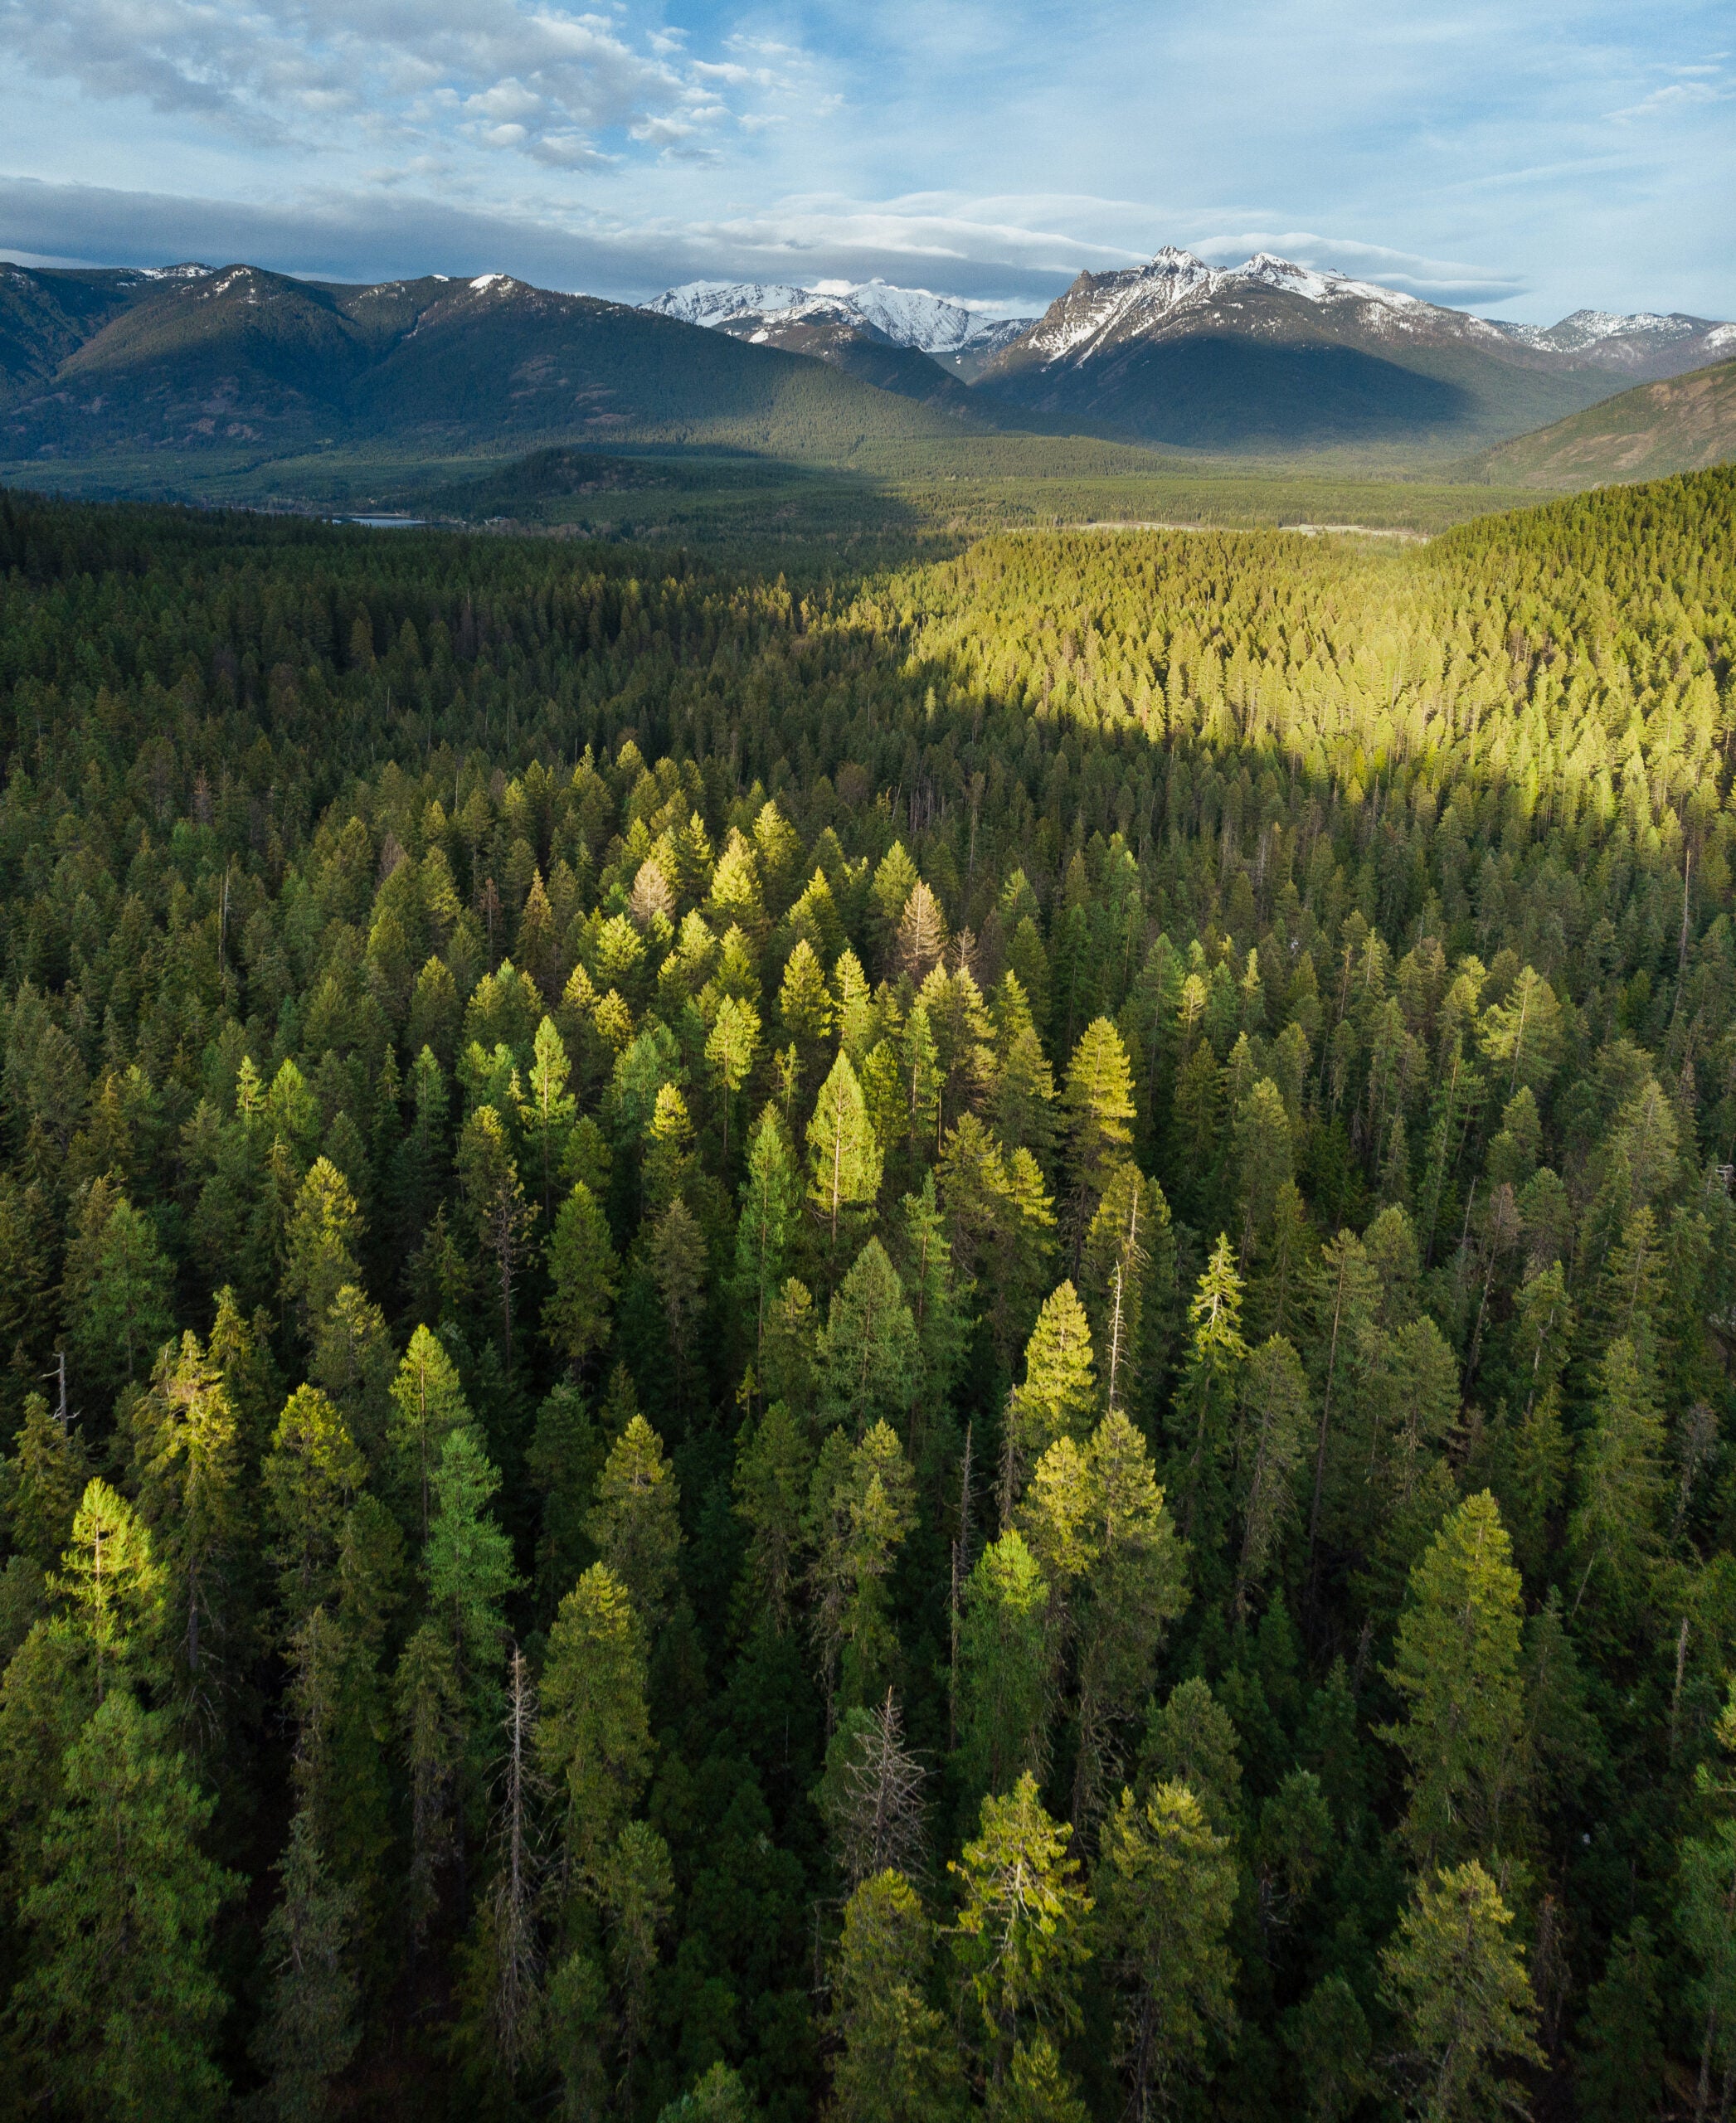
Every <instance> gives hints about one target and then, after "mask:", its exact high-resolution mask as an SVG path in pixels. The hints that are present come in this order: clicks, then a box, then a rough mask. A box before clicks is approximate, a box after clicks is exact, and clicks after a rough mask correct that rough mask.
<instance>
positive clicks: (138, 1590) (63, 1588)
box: [49, 1479, 164, 1703]
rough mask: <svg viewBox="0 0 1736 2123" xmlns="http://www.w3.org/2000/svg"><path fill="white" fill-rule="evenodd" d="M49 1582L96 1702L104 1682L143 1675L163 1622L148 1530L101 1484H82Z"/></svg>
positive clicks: (159, 1570) (152, 1659)
mask: <svg viewBox="0 0 1736 2123" xmlns="http://www.w3.org/2000/svg"><path fill="white" fill-rule="evenodd" d="M49 1582H50V1585H51V1589H52V1590H54V1591H56V1592H58V1593H59V1594H60V1595H61V1597H62V1598H63V1599H64V1600H65V1601H66V1606H67V1610H68V1619H69V1620H70V1621H71V1625H72V1628H73V1630H74V1632H75V1637H76V1639H77V1641H78V1643H79V1645H80V1649H82V1650H83V1651H84V1652H85V1654H86V1655H88V1657H89V1659H90V1664H91V1667H92V1669H93V1675H92V1678H93V1683H94V1685H93V1688H92V1694H93V1697H94V1699H95V1701H96V1702H97V1703H102V1702H103V1701H104V1700H105V1698H106V1697H107V1695H108V1693H109V1686H110V1684H111V1683H126V1682H128V1681H129V1680H131V1679H133V1678H135V1677H138V1678H143V1676H145V1675H147V1674H149V1673H150V1671H151V1669H152V1667H153V1664H154V1663H155V1658H156V1653H157V1649H158V1642H159V1639H160V1635H161V1631H162V1629H163V1593H164V1586H163V1570H162V1567H161V1566H160V1564H159V1563H158V1562H157V1559H156V1557H154V1556H153V1553H152V1552H151V1537H150V1533H149V1529H148V1528H147V1527H146V1526H145V1525H144V1524H143V1522H142V1521H141V1520H140V1519H139V1517H138V1515H137V1514H136V1513H134V1510H133V1508H132V1507H131V1505H130V1504H128V1503H127V1501H126V1499H125V1498H124V1497H122V1496H119V1495H117V1494H116V1493H115V1492H114V1490H113V1489H110V1488H109V1485H108V1484H107V1483H106V1482H105V1481H102V1480H100V1479H92V1480H90V1482H88V1483H86V1484H85V1494H84V1495H83V1496H82V1497H81V1498H80V1499H79V1507H78V1509H77V1510H76V1511H75V1513H73V1518H72V1533H71V1539H70V1540H69V1541H68V1542H67V1545H66V1552H65V1553H64V1554H63V1555H62V1557H61V1572H60V1575H59V1576H56V1577H54V1578H51V1580H50V1581H49Z"/></svg>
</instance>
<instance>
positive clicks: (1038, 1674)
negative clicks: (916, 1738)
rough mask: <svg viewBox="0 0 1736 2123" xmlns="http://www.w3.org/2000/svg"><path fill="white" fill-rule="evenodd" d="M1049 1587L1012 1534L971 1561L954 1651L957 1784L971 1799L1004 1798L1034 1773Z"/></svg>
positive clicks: (1041, 1733) (1044, 1696)
mask: <svg viewBox="0 0 1736 2123" xmlns="http://www.w3.org/2000/svg"><path fill="white" fill-rule="evenodd" d="M1048 1605H1049V1587H1048V1585H1047V1583H1045V1581H1044V1580H1043V1576H1042V1573H1041V1572H1039V1570H1038V1567H1037V1563H1036V1560H1035V1558H1034V1557H1033V1556H1032V1553H1031V1552H1030V1550H1029V1548H1028V1547H1026V1545H1025V1543H1024V1539H1023V1538H1022V1537H1021V1536H1020V1534H1019V1533H1018V1532H1017V1531H1016V1530H1013V1531H1009V1532H1008V1533H1003V1534H1002V1535H1001V1537H1000V1538H999V1540H998V1541H994V1542H990V1545H989V1546H988V1547H985V1549H984V1550H983V1552H982V1554H981V1555H980V1557H978V1558H977V1561H976V1564H975V1568H974V1569H973V1570H972V1571H971V1572H970V1578H969V1580H968V1581H967V1583H966V1585H965V1618H964V1626H963V1630H962V1633H961V1636H960V1647H959V1702H958V1715H957V1722H958V1731H959V1776H960V1781H961V1782H962V1784H963V1785H964V1787H965V1790H966V1791H967V1792H970V1793H971V1794H974V1795H981V1794H985V1793H988V1792H1004V1791H1006V1790H1009V1789H1010V1788H1011V1786H1012V1785H1013V1783H1014V1781H1015V1779H1016V1778H1017V1777H1018V1776H1019V1775H1020V1773H1021V1772H1022V1771H1025V1770H1028V1769H1034V1768H1037V1767H1039V1766H1041V1765H1042V1761H1043V1751H1044V1737H1045V1732H1046V1728H1047V1725H1048V1707H1049V1706H1048V1693H1049V1675H1048V1668H1049V1661H1048V1650H1047V1643H1046V1638H1047V1633H1048V1627H1047V1625H1048Z"/></svg>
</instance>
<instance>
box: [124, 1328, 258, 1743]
mask: <svg viewBox="0 0 1736 2123" xmlns="http://www.w3.org/2000/svg"><path fill="white" fill-rule="evenodd" d="M133 1460H134V1482H135V1486H136V1489H137V1493H138V1498H139V1514H140V1516H141V1517H142V1518H143V1520H144V1522H145V1523H146V1524H147V1525H148V1527H149V1528H150V1529H151V1535H152V1549H153V1554H154V1556H155V1558H156V1560H157V1562H158V1567H160V1568H161V1570H162V1571H163V1576H164V1580H165V1584H164V1592H165V1604H166V1605H167V1606H170V1607H171V1608H172V1609H174V1608H178V1610H179V1612H178V1613H177V1614H174V1615H173V1620H171V1622H170V1626H171V1627H172V1628H175V1629H176V1633H177V1665H178V1667H179V1669H180V1671H181V1674H182V1686H183V1688H184V1689H185V1691H186V1704H187V1712H188V1713H189V1715H190V1716H191V1717H192V1718H193V1719H194V1720H195V1721H196V1722H198V1723H201V1724H204V1725H207V1726H209V1725H210V1724H212V1723H213V1722H215V1718H216V1701H217V1697H218V1694H219V1693H220V1692H221V1689H222V1688H224V1687H225V1685H226V1683H232V1682H233V1680H234V1678H235V1675H234V1674H233V1672H232V1671H231V1670H227V1669H228V1664H229V1646H228V1644H227V1642H226V1640H227V1639H228V1637H229V1636H230V1635H231V1633H232V1631H233V1630H234V1629H235V1627H236V1625H237V1624H238V1623H239V1621H240V1620H241V1615H240V1614H239V1612H238V1611H237V1593H238V1586H237V1585H236V1578H237V1576H239V1574H240V1562H241V1558H240V1555H239V1550H240V1548H241V1530H242V1523H243V1504H242V1499H241V1479H240V1478H241V1470H240V1466H239V1465H238V1453H237V1450H236V1422H235V1413H234V1411H233V1410H232V1409H231V1406H230V1405H229V1396H228V1393H227V1392H226V1389H225V1387H224V1384H223V1377H222V1373H221V1372H220V1371H219V1370H218V1369H217V1368H216V1366H215V1365H214V1364H213V1363H211V1362H210V1360H209V1358H207V1355H206V1353H205V1351H204V1350H203V1349H202V1348H200V1346H199V1338H198V1336H197V1334H191V1333H189V1334H183V1335H182V1338H181V1345H180V1348H179V1350H178V1351H177V1350H176V1349H175V1348H174V1346H173V1343H170V1344H168V1345H167V1346H165V1348H163V1353H162V1354H161V1356H160V1357H159V1358H158V1362H157V1368H156V1370H155V1372H153V1377H152V1382H151V1391H150V1392H149V1393H148V1394H147V1395H146V1396H145V1397H143V1399H142V1400H141V1401H139V1402H138V1404H137V1405H136V1406H135V1407H134V1411H133ZM171 1588H173V1589H171Z"/></svg>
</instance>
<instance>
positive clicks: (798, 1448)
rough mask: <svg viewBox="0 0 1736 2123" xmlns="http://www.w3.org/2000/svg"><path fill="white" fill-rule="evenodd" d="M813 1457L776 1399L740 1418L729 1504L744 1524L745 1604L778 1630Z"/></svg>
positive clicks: (785, 1619)
mask: <svg viewBox="0 0 1736 2123" xmlns="http://www.w3.org/2000/svg"><path fill="white" fill-rule="evenodd" d="M813 1463H814V1455H813V1453H812V1451H811V1450H810V1448H809V1445H808V1440H807V1438H806V1436H805V1435H804V1433H803V1431H802V1427H801V1426H800V1424H799V1423H798V1422H797V1421H796V1420H795V1416H792V1415H791V1414H790V1411H789V1409H788V1408H787V1407H785V1405H784V1403H783V1402H781V1401H774V1402H772V1404H771V1406H770V1407H769V1408H767V1409H766V1412H765V1414H764V1415H763V1416H761V1418H760V1420H759V1421H758V1422H757V1423H754V1422H752V1421H749V1422H746V1423H744V1424H743V1425H742V1431H741V1434H740V1436H738V1437H737V1440H736V1465H735V1476H734V1483H733V1487H734V1492H735V1499H736V1502H735V1510H736V1515H737V1518H741V1519H742V1521H743V1522H744V1523H746V1527H747V1529H748V1540H747V1556H746V1565H745V1575H744V1578H743V1591H744V1594H745V1595H746V1603H745V1604H746V1611H747V1612H749V1613H751V1614H753V1615H756V1616H759V1617H761V1618H763V1620H765V1622H766V1624H767V1625H769V1626H770V1628H771V1630H772V1631H773V1632H774V1633H775V1634H776V1635H780V1636H781V1635H783V1633H784V1631H785V1630H786V1629H787V1628H788V1627H789V1625H790V1601H791V1597H792V1595H793V1592H794V1589H795V1577H796V1566H797V1557H798V1555H799V1552H800V1547H801V1540H802V1523H803V1515H804V1513H805V1509H806V1506H807V1501H808V1487H809V1484H810V1481H811V1479H812V1478H813Z"/></svg>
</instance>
